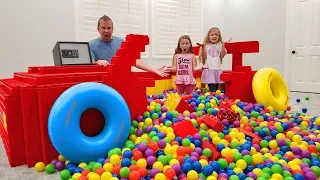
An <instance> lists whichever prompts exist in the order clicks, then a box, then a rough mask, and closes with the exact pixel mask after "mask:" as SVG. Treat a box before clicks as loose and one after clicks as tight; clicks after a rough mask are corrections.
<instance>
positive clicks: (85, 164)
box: [78, 162, 87, 169]
mask: <svg viewBox="0 0 320 180" xmlns="http://www.w3.org/2000/svg"><path fill="white" fill-rule="evenodd" d="M86 166H87V163H85V162H82V163H80V164H79V165H78V167H81V168H82V169H83V168H84V167H86Z"/></svg>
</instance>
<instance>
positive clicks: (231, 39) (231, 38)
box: [223, 37, 232, 43]
mask: <svg viewBox="0 0 320 180" xmlns="http://www.w3.org/2000/svg"><path fill="white" fill-rule="evenodd" d="M231 40H232V37H230V38H229V40H228V41H224V42H223V43H229V42H230V41H231Z"/></svg>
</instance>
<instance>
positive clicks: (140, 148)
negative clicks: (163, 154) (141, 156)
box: [138, 143, 148, 152]
mask: <svg viewBox="0 0 320 180" xmlns="http://www.w3.org/2000/svg"><path fill="white" fill-rule="evenodd" d="M147 148H148V146H147V145H146V144H145V143H140V144H139V145H138V149H139V150H140V151H141V152H144V151H145V150H147Z"/></svg>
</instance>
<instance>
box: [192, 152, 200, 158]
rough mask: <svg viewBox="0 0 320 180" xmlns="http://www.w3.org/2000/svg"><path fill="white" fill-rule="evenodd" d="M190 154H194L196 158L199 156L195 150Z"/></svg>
mask: <svg viewBox="0 0 320 180" xmlns="http://www.w3.org/2000/svg"><path fill="white" fill-rule="evenodd" d="M190 156H195V157H196V158H199V154H198V153H196V152H191V154H190Z"/></svg>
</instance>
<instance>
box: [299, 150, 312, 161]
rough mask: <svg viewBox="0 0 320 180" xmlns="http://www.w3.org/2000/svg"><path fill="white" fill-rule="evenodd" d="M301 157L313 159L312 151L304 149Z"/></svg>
mask: <svg viewBox="0 0 320 180" xmlns="http://www.w3.org/2000/svg"><path fill="white" fill-rule="evenodd" d="M301 157H302V158H308V159H311V153H310V151H307V150H303V151H302V152H301Z"/></svg>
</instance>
